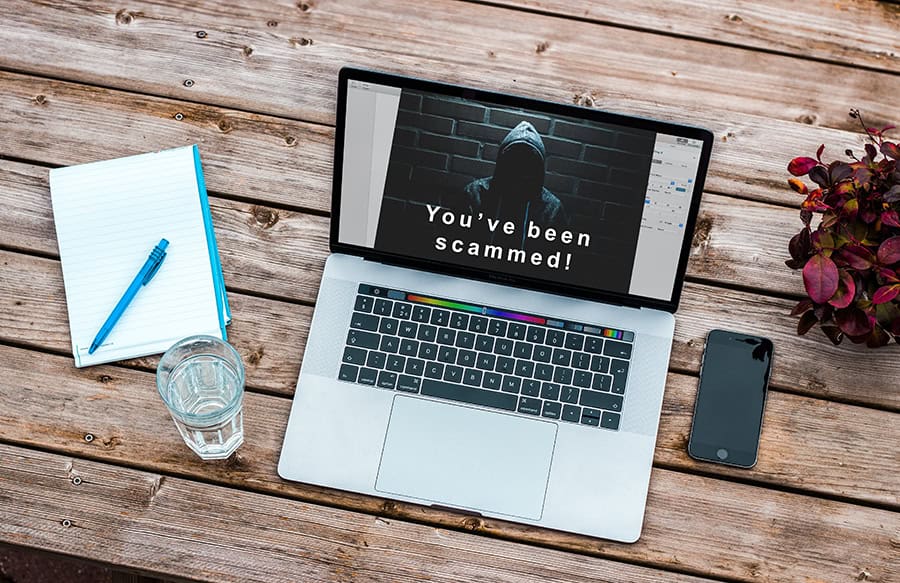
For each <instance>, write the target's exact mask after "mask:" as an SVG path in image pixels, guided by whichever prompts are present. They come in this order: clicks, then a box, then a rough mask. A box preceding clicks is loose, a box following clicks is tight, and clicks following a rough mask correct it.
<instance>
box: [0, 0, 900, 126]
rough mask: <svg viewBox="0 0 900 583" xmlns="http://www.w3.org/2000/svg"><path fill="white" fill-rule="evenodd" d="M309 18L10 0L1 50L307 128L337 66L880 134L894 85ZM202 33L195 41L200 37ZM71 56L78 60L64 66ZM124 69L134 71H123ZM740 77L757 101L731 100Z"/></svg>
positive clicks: (490, 29) (642, 50)
mask: <svg viewBox="0 0 900 583" xmlns="http://www.w3.org/2000/svg"><path fill="white" fill-rule="evenodd" d="M304 6H306V7H307V9H306V10H303V9H302V8H299V7H298V5H297V3H295V2H284V1H282V2H278V1H275V0H269V1H267V2H254V3H253V4H252V5H248V4H246V3H244V2H240V1H238V0H230V1H220V0H203V1H198V2H190V3H179V4H177V5H172V4H171V3H169V2H162V1H153V0H143V1H139V2H133V3H132V4H131V5H129V7H128V8H127V9H123V8H122V6H121V5H120V4H117V3H114V2H110V1H109V0H105V1H103V2H94V3H92V4H91V5H90V6H81V5H73V4H71V3H63V2H43V3H41V4H38V5H35V4H33V3H31V2H28V1H27V0H11V2H9V3H8V11H7V18H6V19H4V22H3V24H2V28H0V38H2V40H3V44H4V45H5V46H7V47H10V48H9V50H7V51H4V52H3V54H2V55H0V66H2V67H5V68H8V69H12V70H17V71H28V72H33V73H38V74H45V75H51V76H54V77H60V78H66V79H73V80H78V81H86V82H89V83H93V84H97V85H104V86H114V87H118V88H121V89H128V90H136V91H141V92H149V93H153V94H157V95H164V96H170V97H180V98H185V99H189V100H192V101H202V102H205V103H214V104H217V105H224V106H227V107H235V108H238V109H243V110H249V111H259V112H264V113H270V114H278V115H283V116H287V117H295V116H296V117H301V118H303V119H306V120H309V121H328V120H330V119H332V116H333V111H334V105H333V104H334V97H333V96H334V82H333V79H334V78H335V75H336V72H337V69H338V68H339V66H341V65H344V64H355V65H360V66H365V67H369V68H386V69H390V70H394V71H407V72H413V71H414V72H416V73H417V74H420V75H422V76H426V77H437V78H441V79H449V80H455V81H465V82H473V81H480V83H478V84H484V83H485V82H487V84H488V85H492V86H496V87H498V88H500V89H503V90H508V91H513V90H517V91H526V92H529V93H539V94H541V95H543V96H546V97H550V98H553V99H557V100H561V101H571V99H572V96H573V94H578V93H583V92H596V93H598V94H601V95H606V94H610V95H615V96H620V97H624V98H627V99H638V100H642V101H648V102H654V103H667V104H670V105H677V106H684V107H696V106H697V105H698V104H702V105H703V108H704V109H706V110H707V111H714V110H719V111H721V112H726V111H735V112H738V111H739V112H743V113H750V114H758V115H764V116H767V117H775V118H778V119H783V120H798V119H804V120H809V121H811V122H813V123H816V124H818V125H823V126H827V127H837V128H846V127H850V126H852V125H853V124H852V123H851V120H849V119H848V118H847V116H846V110H847V108H848V107H850V106H856V107H858V108H860V109H862V110H863V111H866V112H868V113H869V115H870V117H871V119H872V122H873V123H875V122H878V121H881V120H885V119H886V118H888V117H890V116H892V115H896V104H895V102H894V100H893V95H894V94H896V93H897V91H898V90H900V77H897V76H894V75H890V74H885V73H878V72H872V71H864V70H859V69H853V68H847V67H840V66H836V65H832V64H826V63H819V62H811V61H808V60H805V59H801V58H794V57H787V56H781V55H774V54H766V53H760V52H758V51H750V50H746V49H742V48H736V47H727V46H716V47H711V46H710V45H709V44H708V43H705V42H700V41H694V40H689V39H681V38H674V37H669V36H661V35H649V34H646V33H644V32H640V31H633V30H626V29H621V28H616V27H608V26H602V25H597V24H594V23H589V22H579V21H573V20H571V19H568V18H548V17H546V16H543V15H536V14H529V13H525V12H521V11H513V10H509V9H506V8H498V7H494V6H488V5H482V4H471V3H447V2H442V1H440V0H420V1H419V2H417V3H416V4H415V6H414V7H413V6H409V5H408V4H403V3H396V4H393V5H392V4H390V3H386V4H378V5H373V4H372V3H371V2H367V1H365V0H341V1H338V2H327V3H325V2H306V3H305V4H304ZM48 22H53V23H54V27H53V31H52V33H51V34H48V32H47V23H48ZM269 22H272V23H273V24H274V26H270V25H269V24H268V23H269ZM687 22H691V21H690V20H689V21H687ZM200 29H202V30H203V31H204V32H206V33H207V35H206V36H205V37H204V38H198V37H197V36H196V31H197V30H200ZM304 39H305V40H304ZM310 40H311V41H312V42H310ZM173 46H177V47H178V53H179V57H178V59H176V60H174V61H173V60H172V57H171V53H170V52H169V50H168V48H169V47H173ZM244 47H249V48H250V51H251V53H250V54H249V55H247V54H246V50H245V48H244ZM70 54H78V55H79V58H78V59H69V58H65V57H62V55H70ZM623 56H627V58H623ZM48 57H49V58H48ZM123 59H124V60H125V61H127V62H128V64H129V66H128V67H122V66H120V63H122V62H123ZM736 77H739V78H740V80H741V86H742V87H752V90H750V91H745V90H736V89H735V78H736ZM186 79H191V81H192V83H191V84H190V87H186V86H185V85H184V81H185V80H186ZM829 79H840V83H829V82H827V80H829ZM797 96H802V100H800V99H797ZM710 117H720V116H719V115H711V116H710ZM890 121H896V120H890Z"/></svg>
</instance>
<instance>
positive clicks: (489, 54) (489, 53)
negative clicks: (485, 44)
mask: <svg viewBox="0 0 900 583" xmlns="http://www.w3.org/2000/svg"><path fill="white" fill-rule="evenodd" d="M488 57H490V58H492V59H495V58H497V53H495V52H494V51H488Z"/></svg>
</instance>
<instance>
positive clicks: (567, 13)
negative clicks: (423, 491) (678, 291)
mask: <svg viewBox="0 0 900 583" xmlns="http://www.w3.org/2000/svg"><path fill="white" fill-rule="evenodd" d="M2 13H3V17H2V19H0V441H2V443H0V542H2V543H7V544H12V545H21V546H24V547H34V548H40V549H44V550H48V551H52V552H57V553H64V554H68V555H76V556H79V557H84V558H87V559H90V560H94V561H100V562H107V563H113V564H115V565H117V566H118V567H120V568H123V569H129V570H135V571H140V572H146V573H152V574H156V575H158V576H163V577H183V578H191V579H199V580H207V581H265V582H273V581H318V580H334V581H346V580H353V581H406V580H414V579H430V580H435V581H454V582H455V581H475V580H478V581H563V580H583V581H588V580H590V581H597V580H603V581H679V582H688V581H690V582H699V581H710V580H719V581H778V582H783V581H804V582H813V581H879V582H884V581H891V580H893V581H898V580H900V565H898V563H900V513H898V510H900V477H898V467H900V456H898V449H900V423H898V420H900V416H898V411H900V347H898V346H896V345H891V346H889V347H887V348H884V349H880V350H877V351H869V350H866V349H864V348H860V347H857V346H852V345H845V346H840V347H832V346H831V345H830V343H828V341H827V340H826V339H825V337H824V336H823V335H822V334H821V333H820V332H818V331H817V330H816V331H813V332H811V333H810V334H808V335H807V336H804V337H797V336H796V334H795V328H796V319H795V318H792V317H790V316H788V312H789V311H790V309H791V307H792V305H793V304H794V303H795V301H796V300H797V298H799V297H800V296H801V294H802V293H803V287H802V283H801V280H800V278H799V275H798V273H797V272H792V271H790V270H789V269H787V268H786V267H785V266H784V264H783V260H784V259H785V258H786V257H787V241H788V239H789V238H790V237H791V236H792V235H793V234H794V233H795V232H796V231H798V230H799V227H800V220H799V217H798V213H797V206H798V203H799V197H798V196H797V195H795V194H794V193H792V192H791V191H790V190H789V189H788V188H787V186H786V183H785V179H786V178H787V173H786V170H785V167H786V164H787V162H788V160H790V159H791V158H792V157H793V156H795V155H801V154H803V155H808V154H811V153H812V152H814V151H815V149H816V147H817V146H818V145H819V144H821V143H826V144H828V149H827V150H826V157H828V156H831V157H837V156H840V155H841V153H842V152H843V150H844V149H845V148H846V147H848V146H849V147H853V148H855V149H860V146H861V144H862V143H863V141H862V138H861V136H860V134H859V131H858V128H857V125H856V122H855V121H854V120H851V119H850V118H849V117H848V116H847V111H848V109H849V108H850V107H858V108H860V109H861V110H863V112H864V114H865V116H866V118H867V119H868V120H869V121H870V122H871V124H872V125H883V123H887V122H900V100H898V97H900V6H898V5H896V4H888V3H884V2H875V1H872V0H843V1H841V2H839V3H836V2H834V1H832V0H810V1H809V2H805V3H803V4H802V5H797V4H795V3H793V2H789V1H788V0H773V1H771V2H764V1H762V0H745V1H742V2H737V1H732V2H729V1H728V0H710V1H708V2H696V1H693V0H668V1H667V2H654V1H653V0H619V1H618V2H605V3H602V4H601V3H594V2H591V1H589V0H493V1H490V2H488V1H484V2H462V1H457V2H442V1H437V0H418V1H417V2H410V3H408V4H404V3H403V2H400V1H397V0H394V1H387V2H367V1H364V0H299V1H297V0H290V1H289V0H268V1H260V2H243V1H239V0H197V1H188V0H169V1H164V0H156V1H154V0H123V1H121V2H114V3H111V2H109V1H108V0H96V1H93V2H84V3H74V2H71V3H70V2H69V1H66V0H40V1H26V0H3V2H2ZM344 64H355V65H359V66H366V67H370V68H378V69H385V70H390V71H397V72H402V73H415V74H418V75H421V76H425V77H431V78H438V79H443V80H449V81H454V82H461V83H466V84H470V85H477V86H483V87H488V88H491V89H499V90H505V91H510V92H515V93H520V94H526V95H531V96H537V97H542V98H547V99H551V100H557V101H560V102H567V103H571V102H575V103H579V104H583V105H589V106H595V107H601V108H605V109H610V110H614V111H621V112H627V113H634V114H641V115H647V116H652V117H657V118H663V119H672V120H677V121H683V122H688V123H694V124H696V125H701V126H706V127H709V128H710V129H712V130H713V131H714V132H715V135H716V137H717V140H716V144H715V147H714V150H713V159H712V164H711V166H710V176H709V180H708V182H707V191H706V192H705V193H704V194H703V203H702V206H701V212H700V219H699V223H698V227H697V230H696V233H695V235H694V238H693V246H692V252H691V261H690V265H689V267H688V280H687V283H686V285H685V290H684V295H683V299H682V304H681V309H680V310H679V312H678V324H677V329H676V337H675V345H674V350H673V357H672V362H671V370H670V375H669V379H668V386H667V389H666V398H665V403H664V406H663V414H662V422H661V424H660V431H659V440H658V444H657V451H656V458H655V464H654V470H653V475H652V479H651V484H650V495H649V500H648V506H647V514H646V518H645V527H644V532H643V536H642V538H641V539H640V541H639V542H638V543H636V544H634V545H626V544H617V543H611V542H608V541H604V540H598V539H592V538H587V537H582V536H575V535H570V534H565V533H561V532H553V531H548V530H542V529H535V528H528V527H524V526H519V525H515V524H510V523H505V522H502V521H498V520H493V519H490V520H487V519H485V520H481V519H478V518H472V517H468V516H462V515H459V514H454V513H451V512H444V511H439V510H434V509H429V508H423V507H419V506H414V505H410V504H401V503H396V502H391V501H386V500H382V499H377V498H371V497H365V496H359V495H354V494H348V493H344V492H339V491H333V490H328V489H324V488H316V487H310V486H304V485H301V484H295V483H289V482H285V481H283V480H281V479H280V478H279V477H278V476H277V474H276V472H275V469H276V462H277V458H278V453H279V450H280V447H281V438H282V434H283V431H284V427H285V423H286V421H287V416H288V410H289V406H290V398H291V394H292V392H293V390H294V385H295V382H296V378H297V373H298V370H299V365H300V361H301V359H302V357H303V346H304V344H305V340H306V333H307V327H308V324H309V319H310V315H311V313H312V309H313V304H314V301H315V297H316V290H317V286H318V282H319V277H320V274H321V270H322V265H323V262H324V260H325V257H326V254H327V252H328V241H327V228H328V210H329V195H330V187H331V185H330V176H331V175H330V173H331V159H332V140H333V123H334V109H335V89H336V77H337V70H338V68H339V67H340V66H342V65H344ZM195 142H196V143H199V144H200V148H201V152H202V156H203V162H204V168H205V173H206V179H207V183H208V186H209V188H210V194H211V204H212V209H213V216H214V223H215V230H216V236H217V238H218V242H219V248H220V250H221V256H222V262H223V264H224V269H225V279H226V282H227V284H228V288H229V298H230V301H231V305H232V307H233V310H234V324H233V325H232V327H231V329H230V332H229V335H230V337H231V339H232V341H233V343H234V344H236V345H237V347H238V349H239V350H240V352H241V355H242V356H243V358H244V361H245V364H246V367H247V389H248V394H247V396H246V402H245V414H246V419H245V423H246V432H247V442H246V443H245V445H244V446H243V447H242V448H241V449H240V450H239V452H238V453H237V454H236V455H235V456H233V457H232V458H231V459H230V460H228V461H225V462H216V463H202V462H200V461H199V460H198V459H197V458H196V457H195V456H194V455H193V454H192V453H191V452H190V451H189V450H188V449H187V448H186V447H185V446H184V445H183V444H182V443H181V439H180V437H179V436H178V434H177V432H176V430H175V428H174V427H173V425H172V423H171V421H170V419H169V417H168V414H167V412H166V410H165V409H164V407H163V404H162V402H161V401H160V399H159V397H158V396H157V394H156V390H155V386H154V377H153V371H154V368H155V363H156V360H157V359H156V358H144V359H138V360H133V361H128V362H122V363H118V364H115V365H109V366H97V367H91V368H86V369H81V370H77V369H75V368H74V366H73V359H72V355H71V349H70V346H71V345H70V343H69V332H68V324H67V315H66V306H65V298H64V294H63V282H62V274H61V271H60V266H59V261H58V252H57V247H56V243H55V234H54V227H53V220H52V214H51V208H50V198H49V192H48V187H47V171H48V168H52V167H55V166H61V165H69V164H76V163H80V162H88V161H93V160H100V159H106V158H112V157H117V156H122V155H127V154H135V153H139V152H146V151H150V150H156V149H162V148H169V147H174V146H179V145H185V144H191V143H195ZM715 327H726V328H733V329H739V330H744V331H747V332H751V333H759V334H764V335H767V336H769V337H771V338H772V339H773V340H774V341H775V345H776V358H775V368H774V373H773V378H772V387H771V392H770V396H769V402H768V407H767V411H766V418H765V428H764V431H763V437H762V446H761V450H760V458H759V463H758V465H757V466H756V467H755V468H754V469H753V470H750V471H747V470H737V469H729V468H725V467H723V466H719V465H714V464H705V463H697V462H695V461H693V460H691V459H690V458H689V457H688V456H687V455H686V453H685V444H686V441H687V436H688V433H689V429H690V422H691V412H692V407H693V401H694V394H695V390H696V385H697V376H696V375H697V370H698V366H699V362H700V355H701V351H702V349H703V343H704V336H705V334H706V332H707V331H708V330H709V329H711V328H715Z"/></svg>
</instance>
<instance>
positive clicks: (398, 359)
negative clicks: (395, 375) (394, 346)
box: [385, 354, 406, 372]
mask: <svg viewBox="0 0 900 583" xmlns="http://www.w3.org/2000/svg"><path fill="white" fill-rule="evenodd" d="M405 364H406V358H404V357H402V356H399V355H397V354H390V355H388V357H387V364H386V365H385V368H386V369H388V370H392V371H394V372H403V366H404V365H405Z"/></svg>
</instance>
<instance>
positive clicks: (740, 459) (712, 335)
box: [688, 330, 775, 468]
mask: <svg viewBox="0 0 900 583" xmlns="http://www.w3.org/2000/svg"><path fill="white" fill-rule="evenodd" d="M747 339H753V340H759V341H760V343H762V344H765V345H767V349H768V356H769V362H768V366H767V367H766V372H765V376H764V379H763V386H762V391H761V393H762V406H761V407H760V413H759V419H758V420H756V423H755V425H754V428H755V431H756V435H755V437H756V439H755V442H756V447H755V448H754V449H753V451H743V450H737V449H733V448H729V447H728V444H723V443H719V444H712V443H708V442H699V443H698V442H697V441H695V437H694V429H695V426H696V423H697V408H698V405H699V402H700V399H702V398H703V394H704V386H705V385H704V375H703V369H704V367H705V366H706V364H707V361H708V357H709V354H710V353H711V350H710V349H711V348H714V347H716V346H727V345H729V344H734V343H742V342H744V341H745V340H747ZM774 356H775V347H774V344H773V343H772V341H771V340H769V339H768V338H765V337H763V336H754V335H752V334H741V333H740V332H731V331H729V330H711V331H710V332H709V334H707V336H706V347H705V349H704V352H703V363H702V364H701V366H700V382H699V383H698V386H697V396H696V398H695V400H694V414H693V416H692V417H691V434H690V437H689V438H688V454H689V455H690V456H691V457H692V458H694V459H698V460H702V461H710V462H715V463H721V464H725V465H730V466H737V467H739V468H752V467H753V466H754V465H756V460H757V457H758V455H759V442H760V437H761V435H762V424H763V419H764V417H765V413H766V401H767V399H768V394H769V379H770V377H771V376H772V361H773V359H774ZM712 358H715V356H714V355H713V357H712ZM707 390H709V389H707ZM720 449H725V450H726V452H727V456H726V457H725V458H720V457H719V456H718V455H717V452H718V451H719V450H720Z"/></svg>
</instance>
